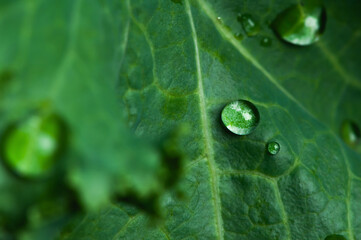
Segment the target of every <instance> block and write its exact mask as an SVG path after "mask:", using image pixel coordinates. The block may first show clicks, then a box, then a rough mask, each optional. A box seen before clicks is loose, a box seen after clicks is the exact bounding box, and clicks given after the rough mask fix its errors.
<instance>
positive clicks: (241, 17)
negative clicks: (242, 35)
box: [237, 14, 260, 37]
mask: <svg viewBox="0 0 361 240" xmlns="http://www.w3.org/2000/svg"><path fill="white" fill-rule="evenodd" d="M237 20H238V22H240V23H241V25H242V28H243V30H244V31H245V32H246V34H247V36H249V37H252V36H255V35H257V33H258V32H259V29H260V27H259V25H258V23H257V22H256V21H255V20H254V19H253V18H252V16H251V15H250V14H238V17H237Z"/></svg>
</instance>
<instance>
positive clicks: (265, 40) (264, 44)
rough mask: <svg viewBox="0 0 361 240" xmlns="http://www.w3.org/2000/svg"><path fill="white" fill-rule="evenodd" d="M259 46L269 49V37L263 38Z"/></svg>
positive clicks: (270, 40)
mask: <svg viewBox="0 0 361 240" xmlns="http://www.w3.org/2000/svg"><path fill="white" fill-rule="evenodd" d="M260 45H261V46H262V47H270V46H272V39H271V38H269V37H263V38H262V39H261V41H260Z"/></svg>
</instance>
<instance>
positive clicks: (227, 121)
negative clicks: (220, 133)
mask: <svg viewBox="0 0 361 240" xmlns="http://www.w3.org/2000/svg"><path fill="white" fill-rule="evenodd" d="M221 118H222V122H223V124H224V126H226V128H228V130H229V131H231V132H232V133H234V134H238V135H248V134H250V133H252V132H253V131H254V129H255V128H256V127H257V126H258V123H259V121H260V116H259V112H258V110H257V108H256V106H255V105H253V103H251V102H249V101H246V100H237V101H233V102H231V103H229V104H227V105H226V106H225V107H224V108H223V110H222V114H221Z"/></svg>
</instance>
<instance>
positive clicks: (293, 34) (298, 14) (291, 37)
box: [271, 4, 326, 46]
mask: <svg viewBox="0 0 361 240" xmlns="http://www.w3.org/2000/svg"><path fill="white" fill-rule="evenodd" d="M325 25H326V11H325V9H324V7H322V6H321V5H319V4H305V5H300V4H296V5H293V6H291V7H289V8H287V9H286V10H284V11H283V12H281V13H280V14H279V15H278V16H277V17H276V19H275V20H274V21H273V22H272V24H271V26H272V28H273V30H274V31H275V32H276V34H277V35H278V36H279V37H280V38H281V39H282V40H284V41H286V42H289V43H292V44H295V45H299V46H307V45H310V44H312V43H314V42H316V41H318V40H319V37H320V35H321V34H322V33H323V32H324V30H325Z"/></svg>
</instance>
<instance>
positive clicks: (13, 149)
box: [1, 114, 65, 177]
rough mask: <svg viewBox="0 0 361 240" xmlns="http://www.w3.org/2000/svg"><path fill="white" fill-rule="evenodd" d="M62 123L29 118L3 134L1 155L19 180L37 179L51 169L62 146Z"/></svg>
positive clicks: (43, 116)
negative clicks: (19, 177) (23, 178)
mask: <svg viewBox="0 0 361 240" xmlns="http://www.w3.org/2000/svg"><path fill="white" fill-rule="evenodd" d="M64 137H65V128H64V124H63V121H62V120H61V119H60V118H59V117H57V116H55V115H48V114H33V115H31V116H29V117H28V118H26V119H25V120H23V121H21V122H18V123H16V124H14V125H12V126H11V127H9V129H8V130H7V131H6V133H5V134H4V137H3V139H2V146H1V155H2V158H3V160H4V161H5V163H6V165H7V166H8V167H9V168H10V169H11V170H12V171H14V172H15V173H17V174H18V175H19V176H22V177H39V176H42V175H44V174H45V173H47V171H48V170H49V169H50V168H51V167H52V166H53V164H54V160H55V157H56V155H57V154H58V153H59V150H60V146H61V144H62V143H63V142H64Z"/></svg>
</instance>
